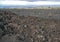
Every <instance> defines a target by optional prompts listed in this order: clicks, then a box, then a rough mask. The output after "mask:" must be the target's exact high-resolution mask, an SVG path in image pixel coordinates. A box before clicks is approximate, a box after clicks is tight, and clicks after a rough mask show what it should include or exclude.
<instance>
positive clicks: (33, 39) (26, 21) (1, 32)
mask: <svg viewBox="0 0 60 42" xmlns="http://www.w3.org/2000/svg"><path fill="white" fill-rule="evenodd" d="M0 42H60V20H56V19H53V18H52V19H48V18H42V17H36V16H27V17H26V16H18V15H17V14H15V13H14V12H11V11H6V10H0Z"/></svg>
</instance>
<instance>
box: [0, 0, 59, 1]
mask: <svg viewBox="0 0 60 42" xmlns="http://www.w3.org/2000/svg"><path fill="white" fill-rule="evenodd" d="M0 1H2V0H0ZM3 1H18V0H3ZM19 1H60V0H19Z"/></svg>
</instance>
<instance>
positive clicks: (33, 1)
mask: <svg viewBox="0 0 60 42" xmlns="http://www.w3.org/2000/svg"><path fill="white" fill-rule="evenodd" d="M14 5H60V0H0V6H14Z"/></svg>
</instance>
